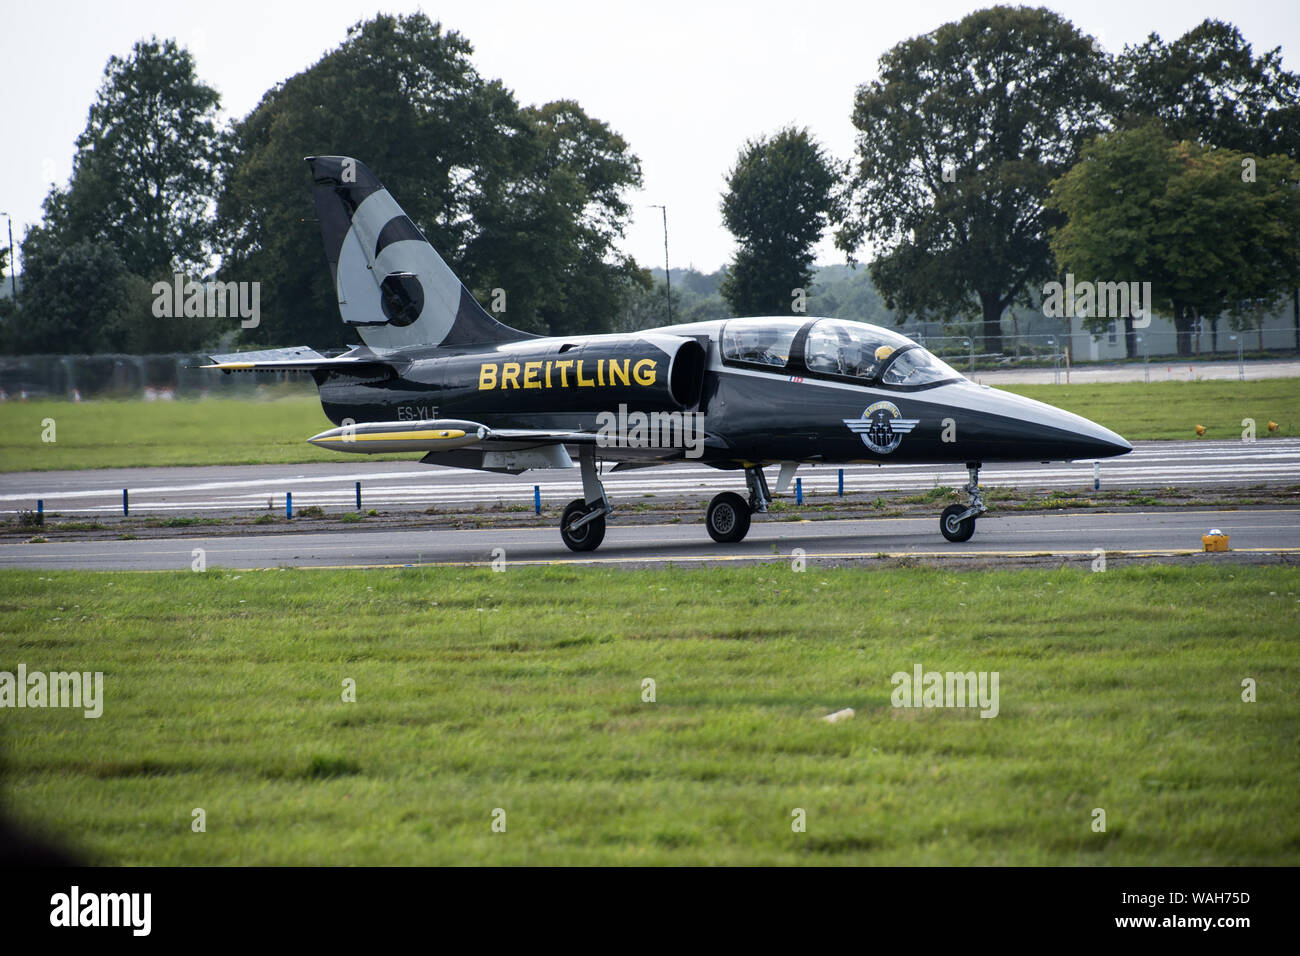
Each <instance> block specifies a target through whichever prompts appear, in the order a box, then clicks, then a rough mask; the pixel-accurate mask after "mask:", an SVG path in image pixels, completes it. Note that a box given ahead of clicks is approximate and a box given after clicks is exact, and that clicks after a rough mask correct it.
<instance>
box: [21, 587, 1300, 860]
mask: <svg viewBox="0 0 1300 956" xmlns="http://www.w3.org/2000/svg"><path fill="white" fill-rule="evenodd" d="M1298 601H1300V575H1297V573H1296V571H1294V570H1288V569H1285V568H1278V567H1269V568H1263V567H1248V566H1236V567H1231V568H1226V567H1212V566H1207V567H1197V568H1169V567H1158V566H1149V567H1140V568H1137V567H1134V568H1127V569H1124V568H1120V569H1114V568H1113V569H1112V570H1109V571H1106V572H1105V573H1099V574H1093V573H1088V572H1087V571H1086V570H1079V569H1077V568H1075V569H1062V570H1059V571H986V572H964V573H963V572H958V573H953V572H947V571H939V570H927V569H919V568H902V569H897V568H896V569H892V570H885V569H875V570H869V569H844V570H818V569H816V568H810V569H809V570H808V571H806V572H804V573H803V574H796V573H794V572H792V571H791V570H790V569H789V568H788V567H787V566H786V565H768V566H762V567H750V568H726V569H719V570H695V571H683V570H675V569H668V570H663V571H641V572H637V573H629V572H625V571H608V570H604V569H568V568H565V569H510V570H508V571H507V572H506V573H504V574H495V573H492V572H490V571H486V570H471V569H464V570H454V569H436V570H435V569H411V570H406V571H384V572H360V571H358V572H344V571H266V572H252V573H243V574H235V573H227V572H217V571H212V572H208V573H205V574H195V573H173V574H126V573H121V574H116V573H115V574H90V573H40V572H5V573H3V574H0V653H2V657H0V670H6V671H11V672H12V671H15V670H16V667H17V664H18V663H20V662H21V663H24V664H25V665H26V667H27V670H28V672H29V673H31V672H34V671H51V670H67V669H71V668H75V669H78V670H90V671H96V670H99V671H103V672H104V675H105V677H104V681H105V690H104V697H105V700H104V705H103V716H101V717H100V718H98V719H86V718H84V717H82V716H81V713H80V711H76V712H72V711H68V710H53V709H44V710H37V709H23V710H6V711H4V712H3V717H2V718H0V733H2V734H3V737H4V740H3V745H4V751H5V756H6V758H7V759H6V762H7V764H8V774H7V784H6V788H5V789H6V791H7V793H6V796H7V800H8V802H9V804H10V805H11V806H12V807H14V808H16V812H17V813H18V815H19V816H20V817H21V818H23V819H26V820H27V821H34V822H36V823H38V824H39V825H40V826H41V827H43V828H45V829H46V830H47V831H48V832H49V833H50V834H53V835H55V836H56V837H57V838H58V839H59V840H61V841H63V842H65V843H67V844H69V845H71V846H73V847H75V848H77V849H78V850H79V851H80V852H81V853H83V854H84V855H86V856H87V857H88V858H89V859H91V860H94V861H97V862H107V863H123V864H172V863H175V864H199V863H228V864H252V863H268V864H299V863H301V864H372V863H439V864H454V863H507V864H517V863H654V864H699V863H816V864H841V863H842V864H941V863H942V864H949V863H951V864H1123V865H1136V864H1179V865H1181V864H1287V865H1295V864H1297V863H1300V764H1298V762H1297V760H1296V754H1297V752H1300V747H1298V745H1300V685H1298V683H1297V676H1298V675H1300V635H1298V634H1297V630H1296V627H1295V619H1296V611H1297V602H1298ZM916 664H921V665H922V666H923V667H924V668H925V670H927V671H934V670H939V671H947V670H955V671H963V672H964V671H989V672H992V671H996V672H998V673H999V675H1000V690H999V693H1000V709H999V713H998V716H996V717H995V718H992V719H981V718H980V717H979V716H978V715H977V713H976V711H974V710H965V709H901V708H894V707H892V706H891V701H890V698H891V691H892V690H893V687H892V685H891V681H890V676H891V674H893V673H895V672H898V671H904V672H910V671H911V670H912V668H913V666H914V665H916ZM1247 677H1250V678H1253V679H1254V680H1256V681H1257V682H1258V701H1257V702H1255V703H1244V702H1243V701H1242V699H1241V695H1242V680H1243V678H1247ZM645 678H651V679H653V680H654V681H655V682H656V686H655V698H656V699H655V701H654V702H646V701H643V680H644V679H645ZM345 679H352V680H354V681H355V687H356V702H355V703H346V702H344V701H343V700H342V699H341V697H342V687H343V683H344V681H345ZM845 707H852V708H855V709H856V710H857V716H856V717H855V718H853V719H851V720H847V721H844V722H841V723H836V724H828V723H826V722H824V721H822V720H821V719H820V718H821V717H822V716H823V715H825V714H827V713H830V712H832V711H837V710H839V709H841V708H845ZM194 808H202V809H203V810H204V811H205V813H206V826H207V829H206V832H203V833H195V832H192V831H191V820H192V811H193V810H194ZM498 808H500V809H501V810H504V811H505V813H506V832H505V833H494V832H493V831H492V827H491V824H492V820H493V813H494V811H495V810H497V809H498ZM796 808H800V809H802V810H803V811H804V812H805V814H806V832H802V833H796V832H793V831H792V820H793V819H794V817H793V816H792V814H793V812H794V811H795V809H796ZM1096 808H1101V809H1103V810H1104V811H1105V813H1106V830H1105V832H1094V830H1093V828H1092V824H1093V820H1094V815H1093V811H1094V809H1096Z"/></svg>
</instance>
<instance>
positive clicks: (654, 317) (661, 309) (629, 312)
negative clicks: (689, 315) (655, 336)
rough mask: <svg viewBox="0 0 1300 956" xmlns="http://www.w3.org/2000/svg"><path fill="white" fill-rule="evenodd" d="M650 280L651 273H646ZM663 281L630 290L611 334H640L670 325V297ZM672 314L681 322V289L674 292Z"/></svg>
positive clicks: (635, 286)
mask: <svg viewBox="0 0 1300 956" xmlns="http://www.w3.org/2000/svg"><path fill="white" fill-rule="evenodd" d="M646 277H647V278H649V273H648V272H647V273H646ZM664 285H665V284H664V283H663V282H662V281H658V282H651V283H650V284H648V285H644V286H643V285H640V284H637V285H634V286H633V287H632V288H631V289H630V290H629V292H630V294H629V295H628V297H627V300H626V301H625V302H624V304H623V309H622V311H621V312H620V313H619V315H618V318H617V320H616V321H615V322H614V323H613V324H612V325H611V327H610V331H611V332H640V331H641V330H642V329H657V328H659V327H661V326H665V325H668V324H669V321H668V295H669V293H668V292H667V291H666V290H665V288H664ZM671 294H672V314H673V316H674V317H675V318H677V319H678V321H681V318H682V314H683V309H682V293H681V290H680V289H673V290H672V293H671Z"/></svg>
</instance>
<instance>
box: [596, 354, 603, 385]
mask: <svg viewBox="0 0 1300 956" xmlns="http://www.w3.org/2000/svg"><path fill="white" fill-rule="evenodd" d="M596 382H597V384H599V385H600V387H601V388H604V387H605V360H604V359H599V360H598V361H597V362H596Z"/></svg>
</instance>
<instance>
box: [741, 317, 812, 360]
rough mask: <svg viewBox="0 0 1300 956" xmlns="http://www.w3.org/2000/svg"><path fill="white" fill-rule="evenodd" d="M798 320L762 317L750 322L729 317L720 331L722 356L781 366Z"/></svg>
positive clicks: (788, 350)
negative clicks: (762, 318)
mask: <svg viewBox="0 0 1300 956" xmlns="http://www.w3.org/2000/svg"><path fill="white" fill-rule="evenodd" d="M802 325H803V322H801V321H798V320H796V321H788V320H775V321H774V320H772V319H764V320H761V321H756V322H753V323H750V322H748V321H746V320H744V319H733V320H732V321H730V322H728V323H727V325H726V328H724V329H723V332H722V357H723V358H724V359H726V360H727V361H730V362H752V363H754V364H756V365H771V366H774V367H776V368H785V365H786V363H787V362H789V361H790V346H791V345H792V344H793V343H794V337H795V334H796V333H797V332H798V331H799V329H800V327H801V326H802Z"/></svg>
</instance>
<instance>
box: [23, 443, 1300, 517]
mask: <svg viewBox="0 0 1300 956" xmlns="http://www.w3.org/2000/svg"><path fill="white" fill-rule="evenodd" d="M777 471H778V469H777V468H775V467H771V468H768V469H767V476H768V482H769V484H770V485H771V486H772V490H773V491H775V490H776V476H777ZM798 476H799V478H800V479H801V480H802V483H803V490H804V491H805V492H806V493H809V494H816V495H818V496H825V495H834V494H835V493H836V492H837V490H838V474H837V467H836V466H829V465H828V466H819V467H811V466H807V465H805V466H803V467H801V468H800V469H799V471H798ZM966 480H967V476H966V470H965V469H964V468H962V467H961V466H959V465H938V466H936V465H895V464H890V465H886V466H883V467H881V466H876V465H850V466H846V467H845V469H844V488H845V491H846V492H848V493H853V492H867V491H902V492H919V491H926V490H929V489H931V488H933V487H935V486H936V485H948V486H951V487H960V486H962V485H964V484H965V483H966ZM358 481H359V482H361V492H362V494H361V498H362V507H363V508H366V509H368V508H379V509H384V510H386V511H401V510H407V511H412V512H418V511H423V510H424V509H425V508H427V507H429V506H430V505H433V506H442V505H459V506H462V507H463V506H464V505H466V504H472V503H482V504H488V505H507V506H509V505H515V506H520V507H530V506H532V504H533V487H534V485H536V486H538V488H539V489H540V492H541V497H542V501H543V503H544V504H549V505H559V506H561V507H562V506H563V505H564V504H565V503H566V502H568V501H571V500H572V499H574V498H577V497H579V496H580V495H581V489H582V482H581V480H580V478H579V476H578V470H577V469H576V468H574V469H571V470H565V471H535V472H528V473H525V474H523V475H520V476H518V477H512V476H510V475H497V474H489V473H485V472H473V471H464V470H461V469H454V468H445V467H441V466H429V465H421V464H420V463H419V462H418V461H410V462H406V461H401V462H396V461H390V462H376V461H367V460H364V459H362V460H339V461H332V462H325V463H321V464H311V465H243V466H220V467H202V468H114V469H109V470H103V471H61V472H60V471H56V472H13V473H9V474H3V475H0V514H5V513H8V514H13V513H15V512H17V511H19V510H31V509H34V508H35V507H36V501H37V499H42V500H43V501H44V503H45V511H46V513H47V514H48V513H55V512H57V513H59V514H62V515H65V516H72V515H85V516H94V515H112V514H119V515H120V514H121V513H122V489H124V488H126V489H129V491H130V495H129V501H130V508H131V514H132V515H137V516H139V515H163V516H166V515H176V514H181V515H199V514H204V515H210V516H219V515H245V516H249V515H255V514H258V513H261V512H266V511H268V510H270V511H275V512H277V513H281V514H283V512H284V505H285V494H286V493H292V495H293V504H294V507H295V508H296V509H301V508H303V507H306V506H309V505H316V506H319V507H322V508H324V509H326V510H327V511H333V512H341V511H352V510H355V508H356V482H358ZM603 481H604V483H605V489H606V493H607V494H608V495H609V497H610V499H611V501H612V502H613V504H614V506H615V507H616V508H617V507H618V505H619V504H620V503H623V504H628V503H631V502H634V501H638V500H641V499H645V498H648V497H652V496H653V497H656V498H668V499H671V500H678V499H688V500H698V501H699V502H700V503H701V507H703V503H704V502H706V501H707V500H708V499H709V498H711V497H713V495H715V494H717V493H719V492H722V491H735V492H737V493H740V494H743V493H744V492H745V481H744V477H743V475H742V474H741V473H740V472H738V471H718V470H717V469H714V468H709V467H706V466H703V465H693V464H681V465H667V466H664V467H660V468H645V469H636V470H632V471H625V472H610V471H606V473H605V475H604V478H603ZM980 484H981V485H984V486H986V487H1017V488H1039V489H1041V488H1053V489H1059V490H1062V491H1084V490H1092V488H1093V466H1092V463H1091V462H1076V463H1073V464H1063V463H1059V462H1058V463H1055V464H1049V465H1040V464H1036V463H1031V464H1024V463H1020V464H1004V465H999V464H990V465H986V466H985V467H984V468H983V469H981V471H980ZM1254 484H1267V485H1294V484H1300V439H1297V438H1268V439H1260V440H1258V441H1255V442H1243V441H1240V440H1238V441H1232V440H1228V441H1163V442H1137V443H1135V445H1134V449H1133V451H1132V452H1130V453H1129V454H1127V455H1123V456H1121V457H1119V458H1110V459H1105V460H1103V461H1102V463H1101V487H1102V489H1115V488H1164V487H1169V486H1173V487H1195V488H1211V489H1212V488H1216V487H1227V486H1237V487H1244V486H1249V485H1254ZM793 492H794V489H793V487H792V488H790V489H789V492H788V493H789V494H790V495H793ZM823 500H824V499H823Z"/></svg>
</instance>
